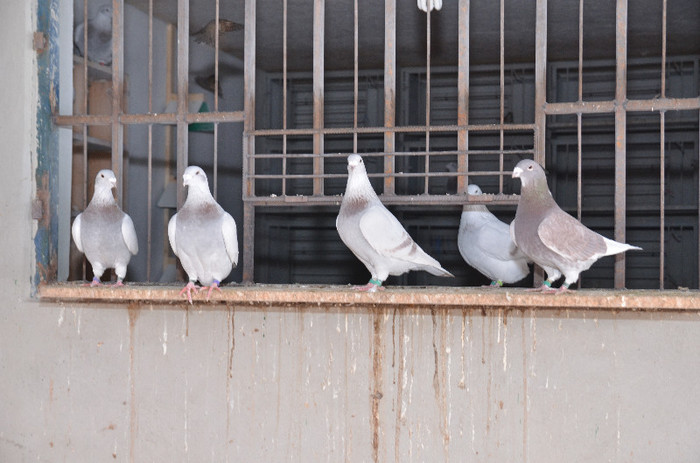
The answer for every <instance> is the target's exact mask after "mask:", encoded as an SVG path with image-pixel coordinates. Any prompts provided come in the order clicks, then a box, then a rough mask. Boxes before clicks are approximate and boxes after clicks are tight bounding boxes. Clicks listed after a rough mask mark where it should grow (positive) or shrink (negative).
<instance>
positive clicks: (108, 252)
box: [71, 169, 139, 286]
mask: <svg viewBox="0 0 700 463" xmlns="http://www.w3.org/2000/svg"><path fill="white" fill-rule="evenodd" d="M116 185H117V177H116V176H115V175H114V172H112V171H111V170H109V169H103V170H101V171H99V172H98V173H97V177H95V192H94V193H93V195H92V199H91V200H90V204H88V206H87V207H86V208H85V210H84V211H83V212H82V213H80V214H78V216H77V217H76V218H75V220H74V221H73V226H72V227H71V235H73V241H74V242H75V245H76V246H77V247H78V250H79V251H80V252H83V253H85V257H87V260H88V261H90V264H91V265H92V273H93V274H94V275H95V276H94V278H93V279H92V283H90V286H99V285H101V284H102V283H101V282H100V278H102V274H103V273H104V271H105V270H106V269H108V268H113V269H114V271H115V273H116V274H117V283H116V284H115V285H114V286H123V285H124V284H123V280H124V276H126V266H127V265H129V261H130V260H131V256H132V255H136V254H137V253H138V252H139V242H138V238H137V237H136V230H135V229H134V222H132V220H131V217H129V216H128V215H127V214H125V213H124V212H122V210H121V209H120V208H119V205H118V204H117V202H116V201H115V200H114V196H113V195H112V188H115V187H116Z"/></svg>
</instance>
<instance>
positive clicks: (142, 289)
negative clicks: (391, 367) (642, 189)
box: [37, 282, 700, 311]
mask: <svg viewBox="0 0 700 463" xmlns="http://www.w3.org/2000/svg"><path fill="white" fill-rule="evenodd" d="M182 286H183V285H177V286H175V285H165V286H164V285H154V284H138V283H129V284H127V286H125V287H122V288H112V287H108V286H107V287H96V288H90V287H85V286H82V284H81V283H74V282H71V283H52V284H42V285H40V286H39V288H38V292H37V294H38V297H39V299H40V300H42V301H59V302H85V303H88V302H101V303H119V304H124V303H128V304H134V303H137V304H139V303H140V304H176V305H182V304H183V303H186V302H187V301H186V299H184V298H183V297H181V296H180V295H179V292H180V289H181V288H182ZM193 302H194V305H195V306H197V308H206V307H211V308H212V309H214V308H216V307H217V306H218V307H219V308H220V306H222V305H249V306H257V305H263V306H286V305H304V306H314V307H324V306H325V307H327V306H356V305H357V306H367V305H369V306H398V307H416V306H418V307H446V308H455V309H456V308H474V307H482V308H497V309H502V308H511V309H542V310H547V309H549V310H561V309H597V310H600V309H603V310H614V311H640V310H641V311H700V291H697V290H692V291H688V290H685V291H682V290H667V291H658V290H609V289H606V290H592V289H586V290H580V291H574V292H571V293H566V294H560V295H552V294H540V293H532V292H528V291H526V290H525V288H500V289H491V288H475V287H461V288H453V287H445V286H431V287H419V286H414V287H406V286H403V287H399V286H393V287H389V288H387V289H386V290H384V291H379V292H376V293H363V292H358V291H355V290H353V289H352V288H351V287H350V286H326V285H260V284H256V285H240V284H232V285H226V286H224V287H223V288H222V291H221V292H220V293H219V292H216V293H213V294H212V298H211V300H210V301H206V300H205V296H204V294H198V295H197V296H196V297H194V298H193Z"/></svg>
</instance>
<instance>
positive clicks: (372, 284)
mask: <svg viewBox="0 0 700 463" xmlns="http://www.w3.org/2000/svg"><path fill="white" fill-rule="evenodd" d="M353 289H355V290H356V291H364V292H368V293H376V292H377V290H379V291H384V287H383V286H382V282H381V281H380V280H375V279H374V278H370V280H369V282H368V283H367V284H366V285H364V286H355V287H353Z"/></svg>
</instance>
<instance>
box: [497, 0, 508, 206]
mask: <svg viewBox="0 0 700 463" xmlns="http://www.w3.org/2000/svg"><path fill="white" fill-rule="evenodd" d="M504 30H505V1H504V0H501V1H500V26H499V33H500V50H499V61H498V62H499V76H498V77H499V91H500V105H499V106H500V107H499V110H500V111H499V122H500V124H501V130H500V131H499V145H498V146H499V150H500V154H499V155H498V171H499V172H503V120H504V111H505V65H506V63H505V32H504ZM498 192H499V193H503V175H499V176H498Z"/></svg>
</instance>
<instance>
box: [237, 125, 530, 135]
mask: <svg viewBox="0 0 700 463" xmlns="http://www.w3.org/2000/svg"><path fill="white" fill-rule="evenodd" d="M458 130H468V131H472V132H496V131H500V130H505V131H511V132H523V131H528V130H533V131H534V130H535V124H471V125H431V126H430V127H426V126H424V125H411V126H409V125H406V126H401V127H357V128H353V127H347V128H346V127H325V128H321V129H313V128H308V129H286V130H285V129H259V130H253V131H250V132H248V133H246V135H253V136H272V135H313V134H315V133H323V134H330V135H344V134H349V135H351V134H353V133H376V134H383V133H385V132H395V133H414V132H415V133H422V134H425V132H426V131H430V132H457V131H458Z"/></svg>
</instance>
